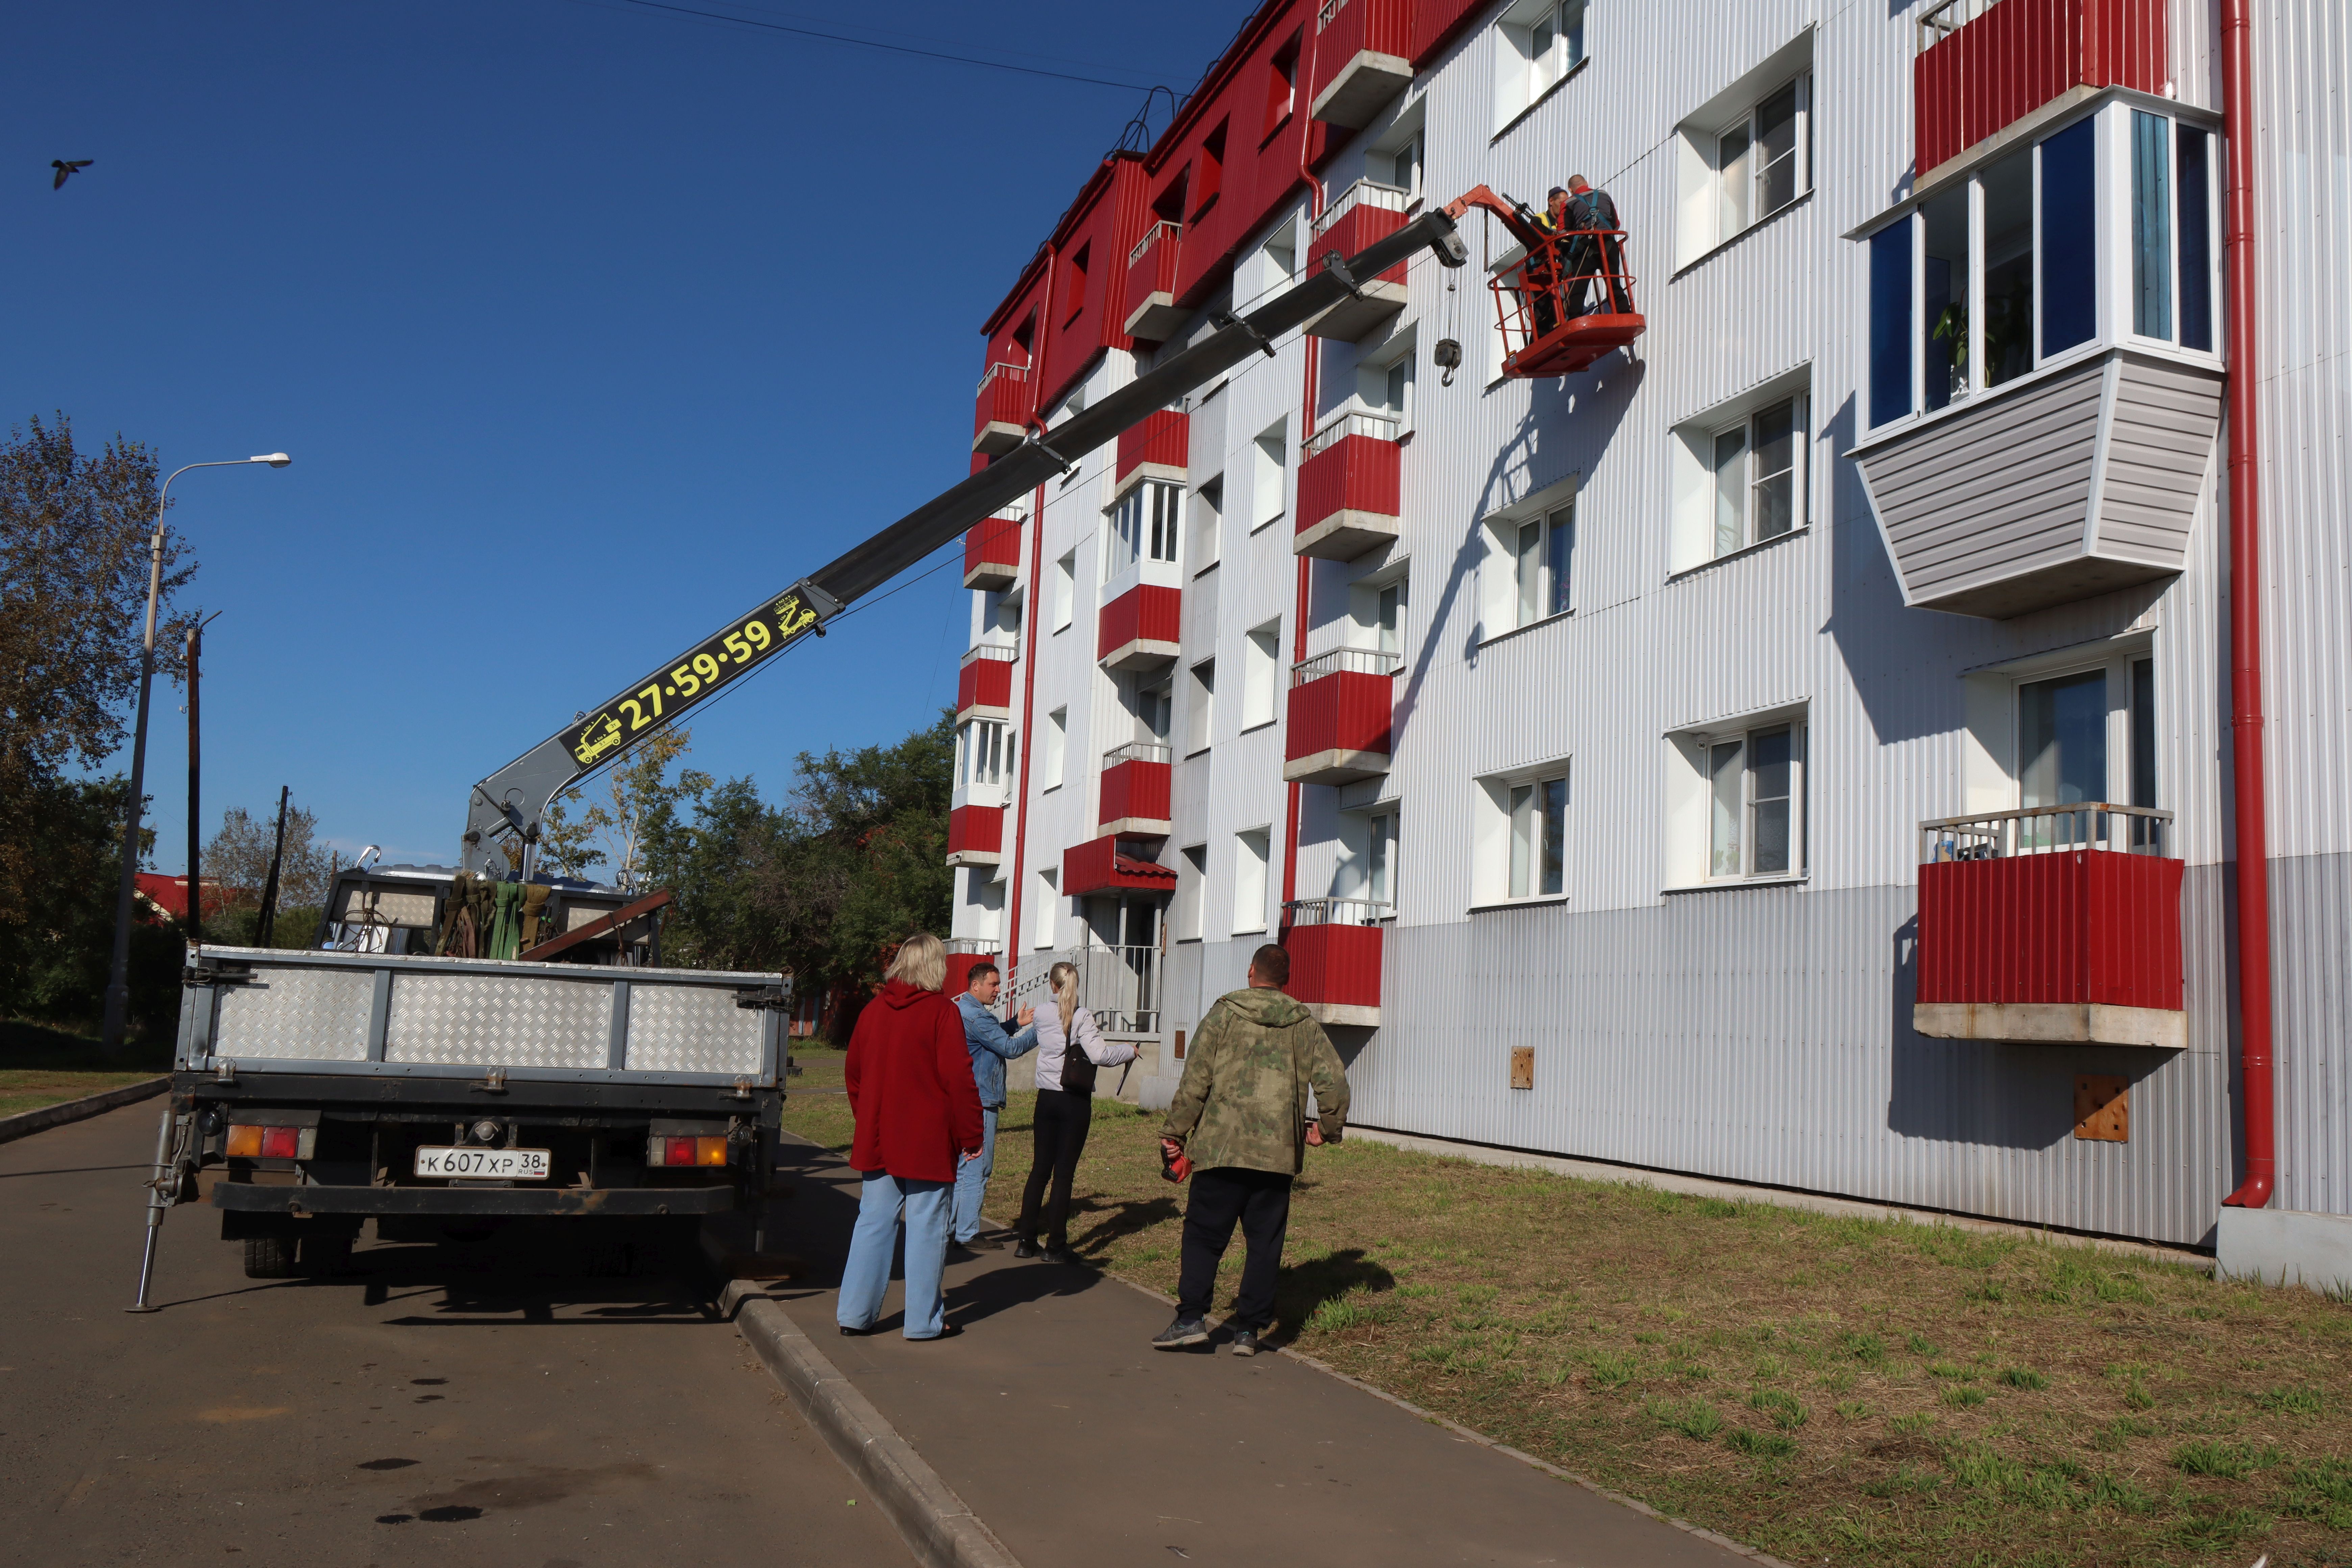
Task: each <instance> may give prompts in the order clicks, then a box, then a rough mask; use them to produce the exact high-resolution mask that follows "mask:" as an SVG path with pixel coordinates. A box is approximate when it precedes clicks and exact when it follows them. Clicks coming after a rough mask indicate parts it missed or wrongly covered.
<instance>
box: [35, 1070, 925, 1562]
mask: <svg viewBox="0 0 2352 1568" xmlns="http://www.w3.org/2000/svg"><path fill="white" fill-rule="evenodd" d="M157 1113H158V1106H157V1104H156V1103H154V1102H149V1103H147V1104H142V1105H137V1106H132V1107H129V1108H127V1109H125V1110H119V1111H116V1112H113V1113H112V1114H110V1115H107V1116H102V1117H98V1118H95V1119H93V1120H91V1121H84V1122H79V1123H76V1124H74V1125H72V1126H69V1127H62V1128H58V1129H56V1130H54V1131H47V1132H43V1133H38V1134H37V1135H35V1136H33V1137H30V1138H26V1139H24V1140H22V1141H21V1142H15V1143H9V1144H5V1145H0V1532H5V1534H0V1540H5V1545H0V1556H5V1559H6V1560H7V1561H8V1562H10V1563H22V1564H26V1568H47V1565H48V1564H53V1563H55V1564H81V1563H91V1564H97V1563H107V1564H113V1563H173V1564H179V1563H223V1564H226V1563H237V1564H255V1565H258V1564H277V1563H287V1564H301V1565H302V1568H341V1565H344V1564H348V1565H350V1568H366V1565H381V1568H393V1565H394V1564H406V1563H420V1564H426V1563H429V1564H432V1565H433V1568H469V1565H471V1564H475V1563H481V1564H495V1565H497V1568H638V1565H642V1564H648V1563H687V1564H693V1565H694V1568H723V1565H727V1564H734V1563H743V1564H752V1563H757V1564H761V1568H771V1565H774V1564H795V1565H797V1564H813V1565H814V1564H823V1565H825V1568H868V1565H881V1564H890V1565H893V1568H898V1565H903V1564H906V1563H909V1562H910V1561H911V1559H910V1557H909V1554H908V1552H907V1549H906V1547H905V1545H904V1544H903V1543H902V1542H900V1541H899V1539H898V1535H897V1533H896V1532H895V1531H892V1530H891V1528H890V1525H889V1523H888V1521H887V1520H886V1519H884V1518H883V1516H882V1514H881V1511H880V1510H878V1509H877V1507H876V1506H875V1505H874V1502H873V1500H872V1499H871V1498H870V1497H868V1496H867V1495H866V1492H865V1491H864V1489H862V1488H861V1487H859V1486H858V1485H857V1483H856V1481H855V1480H854V1479H851V1477H850V1475H849V1473H848V1472H847V1471H846V1470H845V1469H844V1468H842V1466H841V1465H840V1463H839V1462H838V1461H836V1460H835V1458H833V1456H832V1455H831V1454H830V1453H829V1452H827V1451H826V1449H825V1447H824V1444H823V1442H822V1441H821V1440H820V1439H819V1438H818V1437H817V1436H816V1435H815V1434H814V1433H813V1432H811V1431H810V1430H809V1428H808V1427H807V1426H806V1425H805V1424H803V1422H802V1421H801V1419H800V1417H799V1416H798V1415H796V1414H794V1412H793V1409H792V1407H791V1406H790V1405H788V1404H786V1403H785V1401H784V1399H783V1396H782V1394H781V1393H780V1392H779V1391H778V1390H777V1388H776V1386H775V1384H774V1383H773V1382H772V1380H771V1379H770V1377H769V1376H768V1374H767V1373H766V1372H765V1371H764V1370H763V1369H762V1368H761V1366H760V1365H759V1363H757V1361H756V1360H755V1359H754V1358H753V1356H752V1354H751V1352H750V1350H749V1349H748V1348H747V1347H746V1346H745V1345H744V1344H743V1342H742V1341H741V1339H740V1337H739V1336H738V1335H737V1333H736V1332H735V1330H734V1328H733V1327H732V1326H731V1325H730V1324H728V1323H727V1322H725V1321H721V1320H720V1319H719V1317H718V1316H717V1313H716V1310H715V1309H714V1308H713V1306H712V1302H711V1293H710V1290H709V1287H708V1286H707V1285H705V1284H704V1283H702V1282H701V1281H700V1280H699V1279H698V1278H697V1277H696V1276H695V1273H694V1272H693V1271H691V1270H682V1271H681V1272H680V1274H679V1276H678V1277H677V1278H674V1279H619V1280H599V1279H582V1278H578V1277H576V1276H571V1277H567V1275H566V1274H565V1273H562V1272H558V1271H556V1270H555V1269H554V1268H550V1267H549V1266H548V1265H547V1263H546V1261H545V1260H539V1261H534V1260H532V1259H530V1258H522V1257H519V1256H516V1255H515V1252H514V1249H511V1248H507V1247H477V1248H475V1249H472V1250H471V1251H470V1252H469V1253H459V1252H457V1251H456V1250H455V1249H451V1248H444V1247H418V1246H383V1245H379V1244H376V1243H373V1242H368V1241H362V1244H361V1246H360V1247H359V1250H358V1251H357V1252H356V1254H355V1255H354V1257H353V1260H352V1265H353V1272H352V1274H351V1275H350V1276H348V1277H346V1278H342V1279H333V1280H287V1281H261V1280H251V1279H246V1278H245V1274H244V1254H243V1249H242V1247H238V1246H236V1245H234V1244H231V1243H228V1242H225V1241H222V1240H221V1239H220V1238H219V1237H220V1227H219V1221H218V1218H217V1216H216V1215H215V1213H214V1211H212V1210H211V1209H210V1208H208V1207H200V1206H195V1205H190V1206H186V1207H183V1208H180V1209H178V1210H176V1211H174V1212H173V1214H172V1215H171V1216H170V1218H169V1219H168V1220H167V1222H166V1223H165V1226H164V1229H163V1247H162V1258H161V1262H160V1264H159V1267H158V1268H157V1270H156V1282H155V1292H154V1298H153V1299H154V1300H156V1301H157V1302H158V1303H160V1304H161V1305H162V1306H163V1310H162V1311H160V1312H156V1313H154V1314H152V1315H150V1316H143V1317H141V1316H132V1315H130V1314H127V1313H125V1312H124V1311H123V1310H122V1308H123V1306H124V1305H125V1304H126V1303H127V1302H128V1301H129V1300H131V1293H132V1289H133V1287H134V1285H135V1284H136V1274H137V1269H138V1261H139V1240H140V1213H141V1204H142V1198H143V1196H144V1194H143V1191H142V1188H141V1187H140V1185H139V1183H140V1182H141V1181H142V1179H143V1178H144V1176H145V1174H146V1168H145V1166H144V1164H143V1163H142V1162H144V1161H145V1160H147V1159H149V1158H150V1157H152V1152H153V1148H154V1137H155V1121H156V1116H157Z"/></svg>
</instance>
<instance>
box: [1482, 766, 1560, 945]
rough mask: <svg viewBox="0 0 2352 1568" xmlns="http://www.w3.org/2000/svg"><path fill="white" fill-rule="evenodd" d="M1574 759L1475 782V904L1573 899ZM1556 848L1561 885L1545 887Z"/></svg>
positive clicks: (1493, 775)
mask: <svg viewBox="0 0 2352 1568" xmlns="http://www.w3.org/2000/svg"><path fill="white" fill-rule="evenodd" d="M1575 771H1576V770H1575V763H1574V760H1573V759H1572V758H1570V757H1555V758H1553V759H1551V760H1550V761H1549V762H1541V763H1529V764H1528V765H1526V766H1524V767H1517V768H1513V769H1510V770H1508V771H1507V772H1504V773H1490V774H1487V775H1486V776H1485V777H1483V778H1480V779H1478V780H1477V781H1476V789H1477V793H1476V795H1475V796H1474V797H1473V802H1474V810H1473V814H1472V823H1471V875H1470V895H1471V904H1472V907H1474V908H1482V909H1492V908H1495V907H1496V906H1499V905H1505V904H1550V903H1559V902H1560V901H1561V900H1564V899H1566V898H1568V897H1569V885H1570V879H1571V877H1572V874H1573V872H1574V869H1575V868H1574V864H1573V862H1572V860H1571V859H1570V853H1569V843H1570V837H1571V836H1572V835H1573V833H1574V830H1575V815H1576V811H1575V807H1576V797H1575V794H1574V789H1573V784H1572V781H1573V779H1574V776H1575ZM1547 847H1556V848H1557V849H1558V851H1559V886H1558V887H1557V888H1556V889H1549V890H1547V889H1546V887H1545V881H1544V875H1543V872H1544V858H1545V850H1546V848H1547Z"/></svg>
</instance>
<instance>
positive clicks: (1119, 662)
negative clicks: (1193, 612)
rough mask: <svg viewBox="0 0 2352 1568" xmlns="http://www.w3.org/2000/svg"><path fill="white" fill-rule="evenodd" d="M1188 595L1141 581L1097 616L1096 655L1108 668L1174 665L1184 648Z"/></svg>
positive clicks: (1177, 590)
mask: <svg viewBox="0 0 2352 1568" xmlns="http://www.w3.org/2000/svg"><path fill="white" fill-rule="evenodd" d="M1183 609H1184V595H1183V592H1182V590H1181V589H1177V588H1171V587H1166V586H1164V585H1162V584H1158V583H1138V584H1135V586H1133V587H1131V588H1129V589H1127V590H1126V591H1125V592H1123V593H1121V594H1119V595H1118V596H1117V597H1115V598H1113V599H1112V600H1111V601H1110V603H1108V604H1107V605H1104V606H1103V607H1102V609H1101V610H1100V611H1099V612H1097V615H1096V617H1095V658H1096V661H1097V663H1099V664H1100V665H1101V666H1102V667H1103V668H1105V669H1111V670H1129V669H1150V668H1155V667H1157V666H1159V665H1163V664H1173V663H1174V662H1175V661H1176V656H1177V654H1178V653H1180V652H1181V651H1182V644H1181V640H1180V639H1181V637H1182V636H1183V629H1182V628H1183Z"/></svg>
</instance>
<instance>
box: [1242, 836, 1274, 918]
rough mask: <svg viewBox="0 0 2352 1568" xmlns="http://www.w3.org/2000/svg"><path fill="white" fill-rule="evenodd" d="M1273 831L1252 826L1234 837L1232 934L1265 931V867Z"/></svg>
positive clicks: (1270, 851) (1271, 846)
mask: <svg viewBox="0 0 2352 1568" xmlns="http://www.w3.org/2000/svg"><path fill="white" fill-rule="evenodd" d="M1273 837H1274V832H1273V829H1272V828H1269V827H1253V828H1250V829H1248V830H1247V831H1245V832H1242V833H1236V834H1234V932H1233V933H1234V935H1235V936H1240V935H1242V934H1244V932H1256V931H1264V930H1265V867H1266V862H1267V860H1268V859H1269V858H1272V848H1273Z"/></svg>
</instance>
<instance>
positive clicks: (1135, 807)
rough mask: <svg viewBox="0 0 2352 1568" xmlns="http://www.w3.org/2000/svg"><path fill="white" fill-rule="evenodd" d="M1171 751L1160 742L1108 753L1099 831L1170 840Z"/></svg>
mask: <svg viewBox="0 0 2352 1568" xmlns="http://www.w3.org/2000/svg"><path fill="white" fill-rule="evenodd" d="M1170 771H1171V770H1170V763H1169V751H1168V748H1167V746H1166V745H1165V744H1163V743H1161V742H1158V741H1130V742H1128V743H1127V744H1126V745H1124V746H1120V747H1118V748H1116V749H1115V750H1112V751H1108V752H1104V753H1103V760H1102V810H1101V811H1100V812H1099V813H1098V814H1097V819H1096V831H1097V832H1098V833H1108V834H1113V835H1118V836H1120V837H1136V838H1164V837H1167V836H1168V831H1169V826H1170V817H1169V808H1168V800H1169V793H1168V790H1169V774H1170Z"/></svg>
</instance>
